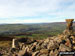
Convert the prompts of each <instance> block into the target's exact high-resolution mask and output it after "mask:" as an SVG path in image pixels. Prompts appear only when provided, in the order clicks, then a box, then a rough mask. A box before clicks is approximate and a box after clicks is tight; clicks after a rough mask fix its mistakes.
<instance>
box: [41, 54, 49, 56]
mask: <svg viewBox="0 0 75 56" xmlns="http://www.w3.org/2000/svg"><path fill="white" fill-rule="evenodd" d="M40 56H48V54H41V55H40Z"/></svg>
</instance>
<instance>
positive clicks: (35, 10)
mask: <svg viewBox="0 0 75 56" xmlns="http://www.w3.org/2000/svg"><path fill="white" fill-rule="evenodd" d="M65 19H75V0H0V24H3V23H11V24H13V23H50V22H64V21H65Z"/></svg>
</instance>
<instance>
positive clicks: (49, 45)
mask: <svg viewBox="0 0 75 56" xmlns="http://www.w3.org/2000/svg"><path fill="white" fill-rule="evenodd" d="M73 20H74V19H66V22H67V28H66V30H64V32H63V33H62V34H60V35H58V36H54V37H50V38H47V39H44V40H39V41H38V40H36V41H34V40H33V41H32V42H31V43H30V44H27V43H20V42H18V43H19V46H20V48H19V49H17V50H16V51H14V53H12V52H11V51H9V53H8V54H6V56H58V54H59V52H60V51H64V52H65V51H75V46H74V44H75V35H74V34H73V27H72V24H73ZM16 48H17V47H16Z"/></svg>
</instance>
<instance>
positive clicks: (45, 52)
mask: <svg viewBox="0 0 75 56" xmlns="http://www.w3.org/2000/svg"><path fill="white" fill-rule="evenodd" d="M48 52H49V51H48V49H41V50H40V53H43V54H48Z"/></svg>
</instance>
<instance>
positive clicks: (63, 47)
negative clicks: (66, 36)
mask: <svg viewBox="0 0 75 56" xmlns="http://www.w3.org/2000/svg"><path fill="white" fill-rule="evenodd" d="M59 51H71V48H70V47H67V46H65V45H64V44H60V46H59Z"/></svg>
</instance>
